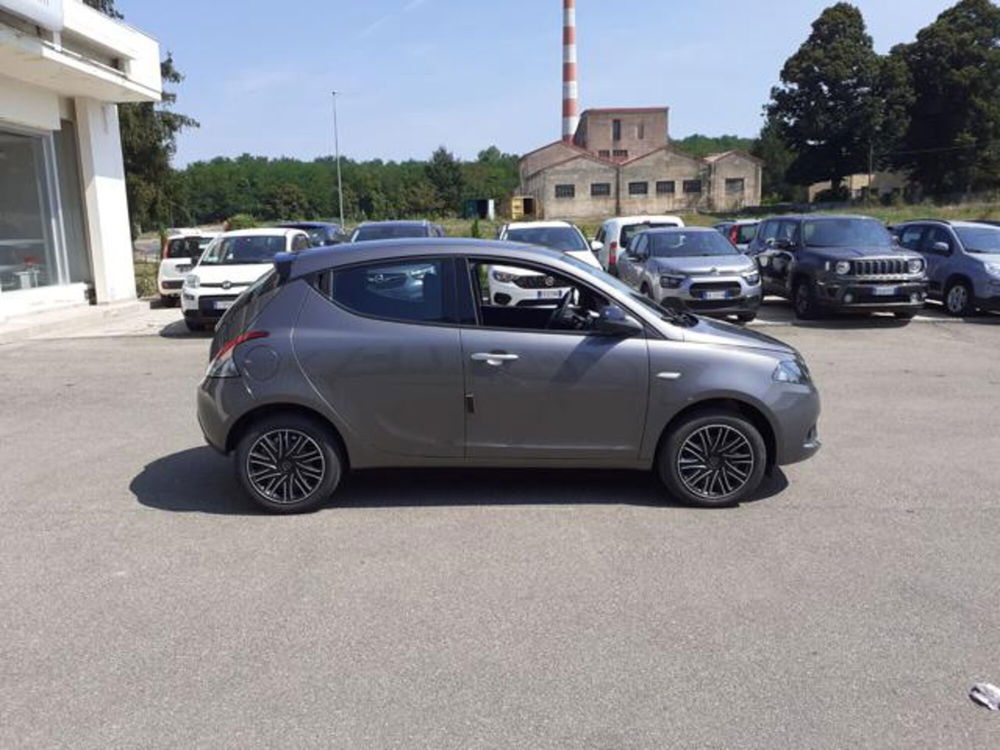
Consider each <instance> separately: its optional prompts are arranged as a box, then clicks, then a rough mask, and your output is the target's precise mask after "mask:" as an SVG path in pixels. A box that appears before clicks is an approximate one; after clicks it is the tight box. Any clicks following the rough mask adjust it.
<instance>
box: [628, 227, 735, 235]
mask: <svg viewBox="0 0 1000 750" xmlns="http://www.w3.org/2000/svg"><path fill="white" fill-rule="evenodd" d="M673 232H682V233H684V234H695V233H701V232H711V233H712V234H718V233H719V230H717V229H716V228H715V227H652V228H651V229H647V230H646V231H645V232H643V233H642V234H671V233H673Z"/></svg>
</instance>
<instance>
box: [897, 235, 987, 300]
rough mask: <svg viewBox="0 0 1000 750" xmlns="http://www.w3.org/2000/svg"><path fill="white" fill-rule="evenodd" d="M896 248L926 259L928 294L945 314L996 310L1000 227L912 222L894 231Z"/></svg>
mask: <svg viewBox="0 0 1000 750" xmlns="http://www.w3.org/2000/svg"><path fill="white" fill-rule="evenodd" d="M893 231H894V233H895V234H896V236H897V237H898V238H899V244H900V245H902V246H903V247H905V248H906V249H907V250H913V251H915V252H918V253H920V254H921V255H923V256H924V260H926V261H927V277H928V280H929V282H930V292H929V296H930V297H931V298H932V299H939V300H941V301H942V302H944V306H945V309H946V310H947V311H948V313H949V314H950V315H959V316H968V315H973V314H975V312H976V311H977V310H987V311H994V312H1000V227H997V226H991V225H989V224H986V223H983V222H972V221H934V220H928V221H914V222H910V223H907V224H900V225H899V226H897V227H895V228H894V230H893Z"/></svg>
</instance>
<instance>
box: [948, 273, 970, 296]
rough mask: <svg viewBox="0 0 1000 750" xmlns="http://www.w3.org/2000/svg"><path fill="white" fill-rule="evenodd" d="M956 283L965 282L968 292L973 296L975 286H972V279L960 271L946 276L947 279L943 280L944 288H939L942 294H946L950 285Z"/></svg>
mask: <svg viewBox="0 0 1000 750" xmlns="http://www.w3.org/2000/svg"><path fill="white" fill-rule="evenodd" d="M958 281H963V282H965V284H966V285H967V286H968V287H969V291H971V292H972V293H973V294H975V292H976V286H975V284H973V283H972V279H971V278H969V276H968V275H967V274H966V273H963V272H962V271H952V272H951V273H950V274H948V278H947V279H945V282H944V286H943V287H942V288H941V292H942V294H947V293H948V289H949V288H950V287H951V285H952V284H954V283H956V282H958Z"/></svg>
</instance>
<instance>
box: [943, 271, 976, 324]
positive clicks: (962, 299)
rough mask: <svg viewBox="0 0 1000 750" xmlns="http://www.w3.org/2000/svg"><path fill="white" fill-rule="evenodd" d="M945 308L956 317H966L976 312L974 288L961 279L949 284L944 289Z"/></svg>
mask: <svg viewBox="0 0 1000 750" xmlns="http://www.w3.org/2000/svg"><path fill="white" fill-rule="evenodd" d="M944 309H945V311H946V312H947V313H948V314H949V315H952V316H954V317H956V318H966V317H968V316H970V315H973V314H974V313H975V312H976V308H975V307H974V306H973V304H972V288H971V287H970V286H969V285H968V283H967V282H965V281H962V280H961V279H959V280H957V281H953V282H951V283H950V284H948V288H947V289H945V290H944Z"/></svg>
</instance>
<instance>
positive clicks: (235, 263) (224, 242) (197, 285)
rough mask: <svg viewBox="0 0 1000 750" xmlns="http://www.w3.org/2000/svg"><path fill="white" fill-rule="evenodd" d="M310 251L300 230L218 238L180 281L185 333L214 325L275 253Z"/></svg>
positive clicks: (243, 232)
mask: <svg viewBox="0 0 1000 750" xmlns="http://www.w3.org/2000/svg"><path fill="white" fill-rule="evenodd" d="M309 247H311V243H310V241H309V235H308V234H306V233H305V232H303V231H302V230H301V229H280V228H270V229H244V230H241V231H238V232H226V233H225V234H222V235H219V237H217V238H216V239H215V240H213V241H212V244H210V245H209V246H208V249H207V250H205V253H204V254H203V255H202V256H201V260H199V261H198V264H197V265H196V266H195V267H194V268H193V269H192V270H191V273H189V274H188V275H187V277H186V278H185V279H184V287H183V289H182V290H181V307H182V308H183V310H184V322H185V323H187V327H188V330H191V331H201V330H204V329H205V328H206V327H208V326H213V325H215V323H216V321H218V319H219V318H221V317H222V314H223V313H224V312H225V311H226V310H228V309H229V308H230V307H231V306H232V304H233V302H234V301H236V298H237V297H239V296H240V294H241V293H242V292H243V291H244V290H245V289H246V288H247V287H248V286H250V285H251V284H253V283H254V282H255V281H257V279H259V278H260V277H261V276H263V275H264V274H265V273H267V271H268V269H270V268H271V266H272V264H273V263H274V256H275V255H277V254H278V253H291V252H299V251H300V250H308V249H309Z"/></svg>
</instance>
